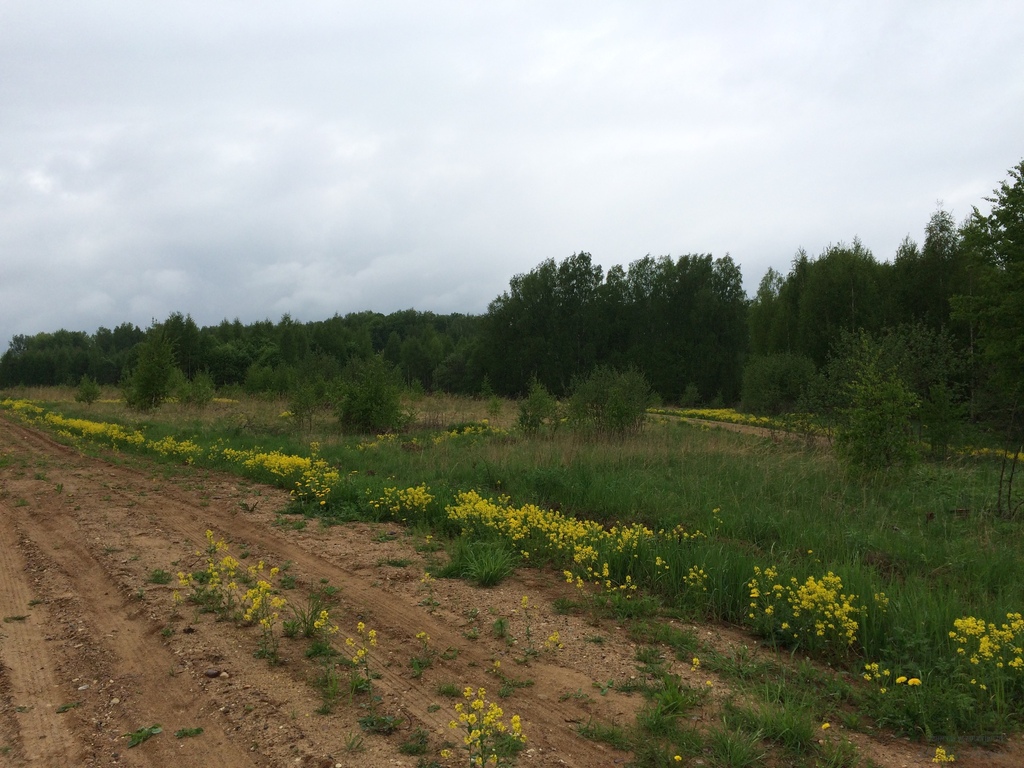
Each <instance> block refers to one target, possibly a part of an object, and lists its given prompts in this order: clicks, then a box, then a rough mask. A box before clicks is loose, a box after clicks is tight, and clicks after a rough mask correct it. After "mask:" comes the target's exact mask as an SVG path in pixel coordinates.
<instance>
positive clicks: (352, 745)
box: [345, 733, 366, 754]
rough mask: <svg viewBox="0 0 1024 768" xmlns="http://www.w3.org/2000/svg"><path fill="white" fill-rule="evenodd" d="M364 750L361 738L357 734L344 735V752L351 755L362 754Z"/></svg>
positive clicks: (364, 745)
mask: <svg viewBox="0 0 1024 768" xmlns="http://www.w3.org/2000/svg"><path fill="white" fill-rule="evenodd" d="M364 749H366V744H365V743H364V740H363V737H362V735H361V734H358V733H347V734H345V751H346V752H349V753H351V754H355V753H357V752H362V751H363V750H364Z"/></svg>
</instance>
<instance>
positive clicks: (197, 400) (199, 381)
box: [178, 372, 217, 410]
mask: <svg viewBox="0 0 1024 768" xmlns="http://www.w3.org/2000/svg"><path fill="white" fill-rule="evenodd" d="M216 393H217V387H216V386H214V383H213V379H212V378H211V377H210V374H208V373H205V372H200V373H197V374H196V375H195V376H193V377H192V381H188V380H184V381H182V382H181V383H180V384H179V385H178V401H179V402H180V403H183V404H185V405H191V406H192V407H194V408H198V409H200V410H202V409H203V408H205V407H206V406H208V405H209V404H210V401H211V400H213V396H214V395H215V394H216Z"/></svg>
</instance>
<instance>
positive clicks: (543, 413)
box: [516, 379, 558, 435]
mask: <svg viewBox="0 0 1024 768" xmlns="http://www.w3.org/2000/svg"><path fill="white" fill-rule="evenodd" d="M516 424H517V425H518V426H519V428H520V429H521V430H523V432H525V433H526V434H527V435H536V434H537V433H538V432H539V431H540V430H541V429H542V428H544V427H552V428H553V427H555V426H556V425H557V424H558V401H556V400H555V398H553V397H552V396H551V393H550V392H548V390H547V388H546V387H545V386H544V385H543V384H541V383H540V381H538V380H537V379H534V380H533V381H532V382H530V392H529V394H528V395H527V396H526V397H525V398H524V399H523V400H521V401H520V403H519V418H518V420H517V421H516Z"/></svg>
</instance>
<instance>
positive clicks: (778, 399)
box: [743, 352, 815, 416]
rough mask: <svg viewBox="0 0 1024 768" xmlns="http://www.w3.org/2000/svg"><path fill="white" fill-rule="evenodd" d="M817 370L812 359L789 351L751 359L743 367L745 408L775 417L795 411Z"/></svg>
mask: <svg viewBox="0 0 1024 768" xmlns="http://www.w3.org/2000/svg"><path fill="white" fill-rule="evenodd" d="M814 373H815V369H814V363H813V362H812V361H811V360H810V359H809V358H806V357H802V356H800V355H793V354H790V353H788V352H776V353H773V354H768V355H759V356H756V357H752V358H750V360H748V361H747V364H746V367H744V369H743V408H744V410H747V411H750V412H751V413H757V414H762V415H772V416H775V415H779V414H782V413H790V412H792V411H793V410H795V409H796V407H797V404H798V403H799V402H800V401H801V399H802V398H803V397H804V395H805V393H806V390H807V387H808V385H809V384H810V382H811V380H812V379H813V378H814Z"/></svg>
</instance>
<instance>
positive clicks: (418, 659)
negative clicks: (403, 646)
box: [409, 632, 435, 677]
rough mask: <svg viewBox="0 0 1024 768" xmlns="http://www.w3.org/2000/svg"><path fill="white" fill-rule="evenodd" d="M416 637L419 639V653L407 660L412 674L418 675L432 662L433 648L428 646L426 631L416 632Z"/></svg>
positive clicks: (428, 637) (428, 640)
mask: <svg viewBox="0 0 1024 768" xmlns="http://www.w3.org/2000/svg"><path fill="white" fill-rule="evenodd" d="M416 639H417V640H419V641H420V653H419V655H418V656H413V657H412V659H410V660H409V663H410V664H411V665H412V676H413V677H420V676H421V675H422V674H423V670H425V669H427V668H429V667H430V666H431V665H432V664H433V663H434V655H435V654H434V649H433V648H431V647H430V635H428V634H427V633H426V632H417V633H416Z"/></svg>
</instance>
